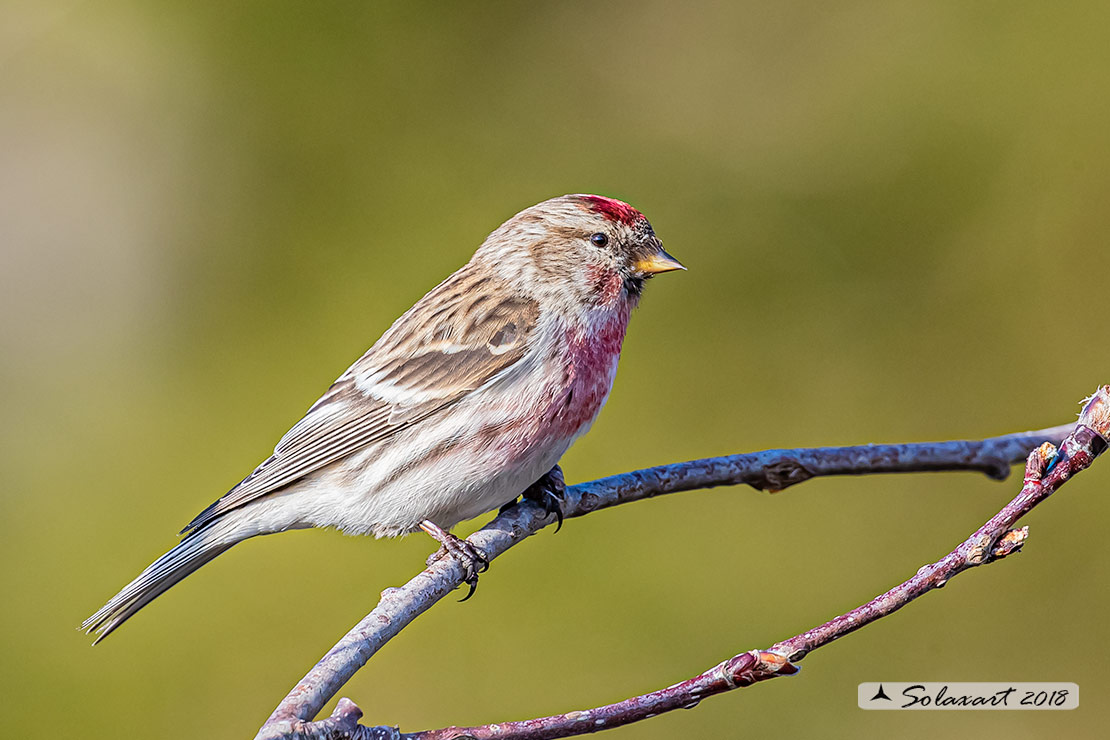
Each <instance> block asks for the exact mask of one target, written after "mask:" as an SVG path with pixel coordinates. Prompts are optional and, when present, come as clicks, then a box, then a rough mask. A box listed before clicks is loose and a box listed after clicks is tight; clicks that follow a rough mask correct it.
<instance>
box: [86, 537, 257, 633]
mask: <svg viewBox="0 0 1110 740" xmlns="http://www.w3.org/2000/svg"><path fill="white" fill-rule="evenodd" d="M234 529H235V528H234V527H233V526H231V523H230V522H228V521H227V520H218V521H215V522H213V523H212V524H210V525H209V526H207V527H204V528H203V529H200V530H198V531H196V532H193V533H192V534H190V535H188V536H187V537H186V538H185V539H184V540H182V541H181V542H180V543H178V545H177V547H175V548H173V549H172V550H170V551H169V552H167V553H166V554H165V555H163V556H162V557H160V558H158V559H157V560H155V561H154V562H153V563H151V564H150V566H149V567H147V569H146V570H144V571H143V572H142V573H140V574H139V576H138V577H137V578H136V579H135V580H133V581H131V583H129V584H127V585H126V586H124V587H123V590H121V591H120V592H119V593H118V594H116V595H115V596H113V597H112V598H111V599H110V600H109V601H108V603H107V604H105V605H104V606H102V607H100V609H99V610H98V611H97V612H96V614H93V615H92V616H91V617H89V618H88V619H86V620H85V621H84V623H83V624H82V625H81V628H82V629H83V630H85V632H86V633H96V639H95V640H94V641H93V644H94V645H95V644H96V643H98V642H100V641H101V640H103V639H104V638H105V637H107V636H108V635H110V634H111V633H112V632H113V631H114V630H115V629H116V628H117V627H119V626H120V625H121V624H123V623H124V622H126V621H127V620H128V619H129V618H130V617H131V615H133V614H134V613H135V612H137V611H139V610H140V609H142V608H143V607H144V606H146V605H147V604H149V603H150V602H152V601H154V599H155V598H157V597H158V596H159V595H160V594H162V593H163V592H164V591H166V589H168V588H169V587H170V586H172V585H174V584H175V583H177V582H178V581H180V580H181V579H183V578H184V577H185V576H187V575H189V574H190V573H192V572H193V571H195V570H196V569H197V568H199V567H200V566H202V565H204V564H205V563H207V562H208V561H209V560H211V559H212V558H214V557H216V556H217V555H219V554H220V553H222V552H224V551H225V550H227V549H229V548H230V547H231V546H232V545H234V544H235V543H236V542H239V541H241V540H242V539H243V537H242V536H239V537H236V536H235V535H236V534H239V533H238V532H235V531H234Z"/></svg>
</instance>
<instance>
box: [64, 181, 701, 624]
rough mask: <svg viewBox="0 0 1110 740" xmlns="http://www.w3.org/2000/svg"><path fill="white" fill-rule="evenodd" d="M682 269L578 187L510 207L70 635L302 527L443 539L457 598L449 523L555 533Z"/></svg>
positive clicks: (472, 576) (619, 205) (646, 234)
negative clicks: (572, 460)
mask: <svg viewBox="0 0 1110 740" xmlns="http://www.w3.org/2000/svg"><path fill="white" fill-rule="evenodd" d="M684 269H686V268H685V267H684V266H683V265H682V264H681V263H680V262H678V260H676V259H675V258H674V257H672V256H671V255H670V254H668V253H667V252H666V251H665V250H664V249H663V245H662V243H661V242H660V240H659V238H658V237H657V236H656V235H655V231H654V230H653V228H652V226H651V224H650V222H649V221H648V220H647V218H646V217H645V216H644V215H643V214H642V213H640V211H638V210H636V209H635V208H634V207H632V206H631V205H629V204H628V203H625V202H624V201H620V200H616V199H614V198H609V197H606V196H601V195H589V194H574V195H564V196H560V197H556V198H552V199H550V200H546V201H543V202H542V203H539V204H537V205H534V206H531V207H529V208H526V209H524V210H523V211H520V212H519V213H517V214H516V215H514V216H513V217H511V218H509V219H508V220H507V221H505V222H504V223H503V224H501V226H499V227H498V228H497V229H495V230H494V231H493V232H492V233H490V235H489V236H488V237H487V238H486V239H485V241H484V242H483V243H482V244H481V246H480V247H479V248H478V249H477V251H475V252H474V255H473V256H472V257H471V259H470V260H469V261H468V262H467V263H466V264H465V265H463V266H462V267H461V268H460V269H459V270H457V271H456V272H454V273H453V274H452V275H450V276H449V277H448V278H447V279H446V280H444V281H443V282H441V283H440V284H439V285H437V286H436V287H434V288H432V290H430V291H429V292H428V293H427V294H426V295H424V297H422V298H421V299H420V300H419V301H417V302H416V303H415V304H414V305H413V307H412V308H410V309H409V310H408V311H406V312H405V313H404V314H403V315H402V316H401V317H400V318H399V319H397V320H396V321H395V322H394V323H393V325H392V326H390V327H389V329H388V330H386V332H385V333H384V334H383V335H382V336H381V337H380V338H379V339H378V341H377V342H375V343H374V345H373V346H372V347H371V348H370V349H369V350H368V351H367V352H366V353H365V354H364V355H362V357H360V358H359V359H358V360H357V361H356V362H355V363H354V364H353V365H351V366H350V367H349V368H348V369H347V370H346V371H345V372H344V373H343V374H342V375H341V376H340V377H339V379H338V380H336V381H335V383H334V384H332V385H331V387H330V388H329V389H328V390H327V392H325V393H324V395H323V396H321V397H320V399H319V400H317V401H316V402H315V403H314V404H313V405H312V406H311V407H310V408H309V409H308V411H307V413H305V415H304V416H303V418H301V420H300V421H298V422H297V423H296V424H295V425H294V426H293V427H292V428H291V429H290V430H289V431H288V432H287V433H286V434H285V435H284V436H283V437H281V439H280V441H278V443H277V446H276V447H275V448H274V453H273V455H271V456H270V457H269V458H268V459H267V460H265V461H264V462H263V463H262V464H261V465H259V466H258V467H257V468H255V470H254V471H253V472H251V473H250V475H248V476H247V477H246V478H244V479H243V480H242V481H241V482H240V483H238V484H237V485H235V486H234V487H233V488H232V489H231V490H229V491H228V492H227V493H226V494H224V495H223V496H222V497H220V498H219V499H218V500H217V501H215V502H214V503H213V504H212V505H210V506H209V507H208V508H206V509H205V510H204V511H202V512H201V513H200V514H199V515H197V516H196V518H194V519H193V520H192V521H191V522H190V523H189V524H188V525H187V526H186V527H185V528H184V529H183V530H182V531H181V533H180V534H182V535H184V536H183V538H182V539H181V540H180V542H179V543H178V544H177V545H176V546H175V547H174V548H172V549H171V550H169V551H168V552H167V553H165V554H164V555H162V556H161V557H160V558H158V559H157V560H155V561H154V563H152V564H151V565H150V566H149V567H147V568H146V569H145V570H144V571H143V572H142V573H140V574H139V575H138V576H137V577H136V578H135V579H134V580H133V581H131V582H130V583H129V584H127V585H126V586H124V587H123V589H122V590H120V592H119V593H118V594H116V595H115V596H113V597H112V598H111V599H110V600H109V601H108V602H107V603H106V604H105V605H104V606H103V607H102V608H101V609H99V610H98V611H97V612H96V613H94V614H93V615H92V616H91V617H89V618H88V619H87V620H85V621H84V623H83V624H82V628H83V629H84V630H85V632H86V634H95V641H94V643H93V644H96V643H97V642H99V641H101V640H103V639H104V638H105V637H107V636H108V635H109V634H110V633H112V632H113V631H114V630H115V629H116V628H118V627H119V626H120V625H121V624H123V623H124V622H125V621H127V620H128V619H129V618H130V617H132V616H133V615H134V614H135V613H136V612H138V611H139V610H140V609H142V608H143V607H144V606H146V605H147V604H149V603H150V602H151V601H153V600H154V599H155V598H156V597H158V596H159V595H161V594H162V593H164V592H165V591H166V590H167V589H169V588H170V587H171V586H173V585H174V584H176V583H177V582H179V581H181V580H182V579H183V578H185V577H186V576H188V575H189V574H191V573H192V572H194V571H195V570H197V569H198V568H200V567H201V566H202V565H204V564H205V563H207V562H209V561H211V560H212V559H213V558H215V557H216V556H218V555H220V554H221V553H223V552H225V551H226V550H228V549H229V548H231V547H232V546H234V545H236V544H238V543H239V542H242V541H243V540H246V539H249V538H251V537H255V536H257V535H264V534H271V533H276V532H283V531H286V530H292V529H304V528H309V527H322V528H334V529H338V530H340V531H342V532H345V533H348V534H361V535H373V536H375V537H396V536H400V535H406V534H409V533H412V532H415V531H417V530H423V531H424V532H427V533H428V534H429V535H431V536H432V537H433V538H434V539H435V540H436V541H437V542H438V543H439V544H440V547H439V549H438V550H437V551H436V553H434V554H433V555H432V557H430V558H429V562H432V561H433V560H434V559H436V558H441V557H446V556H451V557H454V558H456V559H457V560H458V561H459V562H460V564H461V565H462V567H463V573H464V582H465V583H467V584H469V586H470V592H469V593H468V594H467V598H469V596H470V595H471V594H473V592H474V587H475V585H476V584H477V579H478V573H479V572H481V571H482V570H484V568H485V567H486V566H488V562H487V560H486V558H485V557H484V555H483V554H482V553H481V552H480V551H478V550H477V548H474V547H473V546H472V545H470V543H468V542H466V541H465V540H461V539H459V538H458V537H456V536H455V535H453V534H451V532H450V530H451V528H452V527H454V526H455V525H456V524H458V523H459V522H461V521H464V520H467V519H471V518H474V517H476V516H479V515H481V514H483V513H485V512H488V511H492V510H493V509H495V508H498V507H502V508H504V507H507V506H510V505H512V504H513V503H514V502H515V501H516V500H517V499H518V497H519V496H521V495H522V494H523V495H524V496H525V497H527V498H531V499H534V500H537V501H539V502H540V503H542V504H543V505H544V508H545V509H547V511H548V513H555V514H556V515H557V516H558V518H559V522H560V524H561V523H562V513H561V509H560V503H561V494H562V491H563V486H564V484H563V475H562V470H561V469H560V468H559V466H558V462H559V459H560V458H561V457H562V456H563V454H564V453H565V452H566V451H567V449H568V448H569V447H570V446H571V444H573V443H574V441H575V440H576V439H577V438H578V437H580V436H581V435H583V434H584V433H585V432H586V431H587V430H589V428H590V426H591V425H592V424H593V422H594V420H595V419H596V418H597V416H598V413H599V412H600V411H601V408H602V406H604V404H605V402H606V400H607V399H608V397H609V392H610V390H611V388H612V385H613V380H614V378H615V376H616V371H617V361H618V359H619V357H620V352H621V345H622V343H623V340H624V336H625V331H626V328H627V326H628V321H629V316H630V314H631V312H632V310H633V308H635V307H636V305H637V303H638V302H639V300H640V297H641V294H642V293H643V290H644V285H645V282H646V281H647V280H648V279H650V278H651V277H652V276H653V275H656V274H659V273H663V272H669V271H672V270H684ZM464 600H465V599H464Z"/></svg>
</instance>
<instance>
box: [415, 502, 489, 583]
mask: <svg viewBox="0 0 1110 740" xmlns="http://www.w3.org/2000/svg"><path fill="white" fill-rule="evenodd" d="M420 528H421V529H423V530H424V531H425V532H427V533H428V534H430V535H431V536H432V539H434V540H435V541H436V542H438V543H439V544H440V547H439V549H438V550H436V551H435V552H433V553H432V554H431V555H429V556H428V561H427V564H428V565H431V564H432V563H434V562H436V561H437V560H442V559H443V558H445V557H447V556H451V557H453V558H455V560H457V561H458V562H459V564H460V565H462V568H463V583H465V584H466V585H468V586H469V587H470V590H469V591H468V592H467V594H466V596H464V597H463V598H461V599H459V601H466V600H467V599H469V598H470V597H471V596H473V595H474V589H476V588H478V574H479V573H481V572H482V571H484V570H487V569H489V558H487V557H486V556H485V555H484V554H483V553H482V551H481V550H479V549H478V548H477V547H475V546H474V545H472V544H470V543H469V542H467V541H466V540H461V539H459V538H458V537H456V536H455V535H453V534H451V533H450V532H448V531H447V530H446V529H443V528H442V527H440V526H439V525H437V524H435V523H434V522H431V521H428V520H427V519H425V520H424V521H422V522H420Z"/></svg>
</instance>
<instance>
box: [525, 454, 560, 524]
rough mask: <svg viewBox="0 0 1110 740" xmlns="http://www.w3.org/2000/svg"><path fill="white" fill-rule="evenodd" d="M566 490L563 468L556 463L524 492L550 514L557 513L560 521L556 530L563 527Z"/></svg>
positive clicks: (556, 515) (526, 496) (527, 497)
mask: <svg viewBox="0 0 1110 740" xmlns="http://www.w3.org/2000/svg"><path fill="white" fill-rule="evenodd" d="M566 490H567V484H566V481H565V480H563V469H562V468H560V467H559V466H558V465H556V466H555V467H553V468H552V469H551V470H549V471H547V472H546V473H545V474H544V476H543V477H542V478H540V479H539V480H538V481H536V482H535V483H533V484H532V485H530V486H528V490H526V491H525V492H524V498H526V499H530V500H532V501H535V502H536V503H538V504H539V505H540V506H542V507H543V510H544V511H546V512H547V513H548V514H554V515H555V518H556V519H557V520H558V522H559V523H558V524H557V525H555V531H556V532H558V531H559V530H560V529H562V528H563V494H565V493H566Z"/></svg>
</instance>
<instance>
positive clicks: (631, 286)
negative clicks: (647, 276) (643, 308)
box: [624, 275, 644, 298]
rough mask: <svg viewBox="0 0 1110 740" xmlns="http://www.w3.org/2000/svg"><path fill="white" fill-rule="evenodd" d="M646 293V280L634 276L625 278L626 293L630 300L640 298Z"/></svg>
mask: <svg viewBox="0 0 1110 740" xmlns="http://www.w3.org/2000/svg"><path fill="white" fill-rule="evenodd" d="M643 292H644V279H643V278H640V277H635V276H634V275H625V276H624V293H625V295H627V296H629V297H630V298H639V297H640V294H641V293H643Z"/></svg>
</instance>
